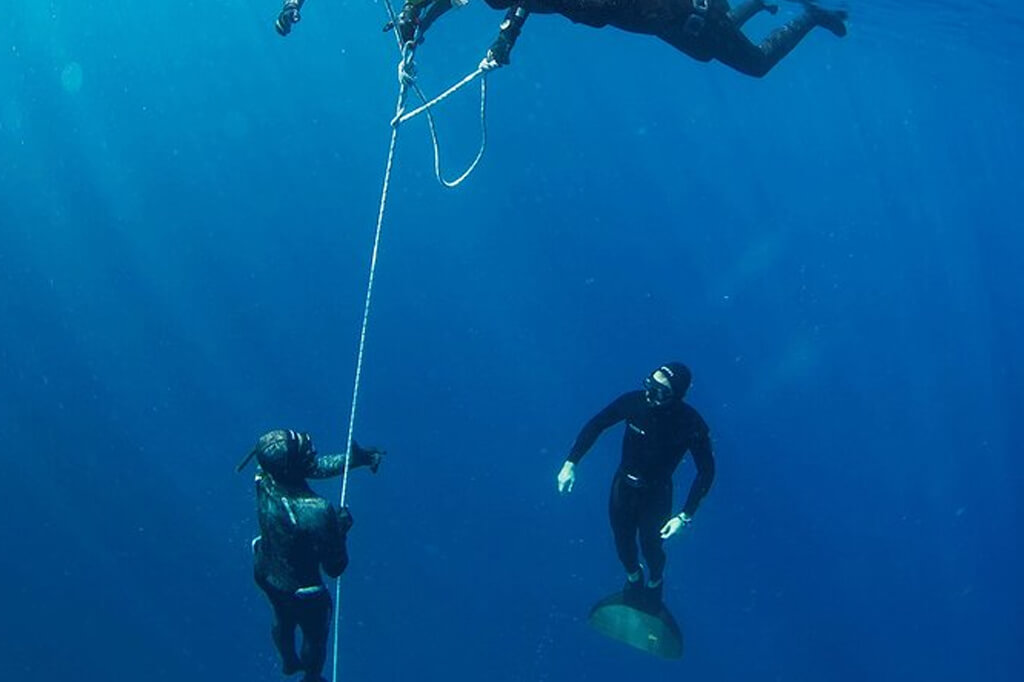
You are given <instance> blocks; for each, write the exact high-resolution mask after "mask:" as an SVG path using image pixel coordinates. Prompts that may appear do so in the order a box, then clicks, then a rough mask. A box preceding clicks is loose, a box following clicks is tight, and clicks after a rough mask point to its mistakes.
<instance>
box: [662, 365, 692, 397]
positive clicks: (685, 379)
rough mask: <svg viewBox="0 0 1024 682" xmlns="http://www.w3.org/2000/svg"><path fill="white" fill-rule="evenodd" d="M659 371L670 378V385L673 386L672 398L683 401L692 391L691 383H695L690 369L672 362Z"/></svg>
mask: <svg viewBox="0 0 1024 682" xmlns="http://www.w3.org/2000/svg"><path fill="white" fill-rule="evenodd" d="M658 369H660V370H661V371H662V372H663V373H665V374H666V375H667V376H668V383H669V385H670V386H672V397H673V398H674V399H676V400H682V399H683V398H684V397H685V396H686V392H687V391H688V390H690V382H691V381H693V375H692V374H690V368H689V367H687V366H686V365H684V364H683V363H681V362H670V363H668V364H666V365H662V366H661V367H659V368H658Z"/></svg>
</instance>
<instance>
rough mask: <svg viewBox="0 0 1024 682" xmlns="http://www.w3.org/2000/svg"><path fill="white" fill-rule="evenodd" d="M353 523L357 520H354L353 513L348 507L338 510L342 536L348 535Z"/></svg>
mask: <svg viewBox="0 0 1024 682" xmlns="http://www.w3.org/2000/svg"><path fill="white" fill-rule="evenodd" d="M353 523H355V519H353V518H352V512H350V511H349V510H348V507H342V508H341V509H339V510H338V528H340V529H341V534H342V535H345V534H346V533H348V531H349V529H350V528H352V524H353Z"/></svg>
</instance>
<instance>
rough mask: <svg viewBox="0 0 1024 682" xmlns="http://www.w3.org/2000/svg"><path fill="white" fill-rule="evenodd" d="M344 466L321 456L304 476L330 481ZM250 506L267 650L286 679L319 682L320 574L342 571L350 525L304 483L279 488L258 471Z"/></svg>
mask: <svg viewBox="0 0 1024 682" xmlns="http://www.w3.org/2000/svg"><path fill="white" fill-rule="evenodd" d="M344 466H345V458H344V456H343V455H328V456H325V457H320V458H318V459H317V460H316V461H315V464H314V466H313V468H312V470H311V471H309V472H308V473H307V476H308V477H309V478H329V477H331V476H337V475H339V474H340V473H341V472H342V471H343V470H344ZM354 467H355V464H353V468H354ZM256 501H257V509H258V513H259V525H260V534H261V535H260V537H259V538H258V539H257V540H256V542H255V543H254V547H253V549H254V554H255V556H254V571H253V572H254V576H255V579H256V584H257V585H259V586H260V588H261V589H262V590H263V591H264V592H265V593H266V595H267V598H268V599H269V600H270V604H271V606H272V607H273V609H274V623H273V626H272V627H271V636H272V637H273V639H274V645H275V646H276V647H277V650H278V652H279V653H280V655H281V661H282V664H283V667H284V671H285V673H286V674H291V673H293V672H298V671H300V670H304V671H305V672H306V677H305V679H306V680H310V681H314V680H315V681H319V680H321V679H322V678H321V677H320V673H321V671H322V670H323V666H324V661H325V660H326V655H327V635H328V633H329V631H330V621H331V596H330V593H329V592H328V590H327V588H326V586H325V585H324V582H323V579H322V578H321V576H320V569H321V568H323V571H324V573H326V574H327V575H329V576H330V577H332V578H337V577H338V576H339V575H341V573H342V571H344V570H345V567H346V566H348V552H347V551H346V548H345V535H346V532H347V531H348V526H349V525H351V520H350V518H349V517H348V515H347V511H344V512H341V513H340V514H339V512H338V511H337V510H335V509H334V507H333V506H332V505H331V504H329V503H328V502H327V500H325V499H324V498H322V497H320V496H319V495H317V494H316V493H315V492H313V490H312V489H311V488H310V487H309V486H308V485H307V484H306V482H305V480H299V481H294V482H287V483H281V482H279V481H277V480H275V479H274V478H273V477H272V476H270V475H269V474H267V473H266V472H264V471H259V472H258V473H257V474H256ZM296 627H298V628H300V629H301V630H302V650H301V654H296V652H295V628H296Z"/></svg>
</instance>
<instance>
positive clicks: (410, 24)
mask: <svg viewBox="0 0 1024 682" xmlns="http://www.w3.org/2000/svg"><path fill="white" fill-rule="evenodd" d="M419 25H420V8H419V7H416V6H414V5H411V4H407V5H405V7H403V8H402V11H401V12H400V13H399V14H398V37H399V38H401V40H402V45H403V46H405V45H408V44H409V43H411V42H413V41H414V40H416V29H417V28H419Z"/></svg>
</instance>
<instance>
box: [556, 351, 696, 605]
mask: <svg viewBox="0 0 1024 682" xmlns="http://www.w3.org/2000/svg"><path fill="white" fill-rule="evenodd" d="M689 387H690V370H689V369H688V368H687V367H686V366H685V365H683V364H682V363H678V362H672V363H669V364H667V365H663V366H661V367H659V368H658V369H656V370H655V371H654V372H652V373H651V374H650V376H648V377H647V378H646V379H645V380H644V390H642V391H630V392H629V393H624V394H623V395H621V396H619V397H618V398H616V399H615V400H614V401H613V402H612V403H611V404H610V405H608V406H607V407H605V408H604V409H603V410H601V411H600V412H598V413H597V415H595V416H594V417H593V418H592V419H591V420H590V421H588V422H587V423H586V425H584V427H583V429H582V430H581V431H580V433H579V435H578V436H577V437H576V442H575V443H573V446H572V449H571V450H570V451H569V456H568V457H567V458H566V461H565V464H563V465H562V469H561V471H559V472H558V490H559V492H561V493H563V494H567V493H569V492H571V491H572V488H573V485H574V484H575V482H576V465H577V464H578V463H579V461H580V460H581V459H583V456H584V455H585V454H586V453H587V451H588V450H589V449H590V448H591V446H593V444H594V442H595V441H596V440H597V438H598V436H600V435H601V433H603V432H604V431H605V430H606V429H608V428H609V427H611V426H613V425H615V424H617V423H619V422H621V421H625V422H626V429H625V435H624V436H623V439H622V461H621V463H620V464H619V469H618V471H617V472H616V474H615V477H614V479H613V480H612V490H611V497H610V500H609V505H608V513H609V516H610V518H611V526H612V533H613V535H614V536H615V549H616V551H617V553H618V555H619V560H620V561H621V562H622V565H623V567H624V568H625V569H626V576H627V578H626V588H625V590H624V596H625V598H626V599H627V600H630V599H631V600H632V601H633V603H635V604H637V605H640V606H643V607H644V608H646V609H648V610H654V609H657V608H658V607H659V606H660V605H661V594H662V589H663V587H664V570H665V550H664V549H663V548H662V542H663V541H664V540H667V539H668V538H670V537H672V536H673V535H675V534H676V533H677V532H679V530H680V529H681V528H683V527H684V526H686V525H688V524H689V523H690V522H691V520H692V519H693V515H694V513H695V512H696V511H697V507H698V506H699V505H700V501H701V500H702V499H703V498H704V496H705V495H707V493H708V490H710V488H711V483H712V481H713V480H714V477H715V459H714V456H713V454H712V451H711V438H710V435H709V432H708V425H707V424H706V423H705V422H704V419H703V418H702V417H701V416H700V414H698V413H697V410H695V409H694V408H693V407H691V406H690V405H688V404H686V403H685V402H683V397H684V396H685V395H686V391H687V390H688V389H689ZM687 451H689V452H690V453H692V455H693V462H694V464H695V465H696V467H697V476H696V478H695V479H694V481H693V484H692V485H691V486H690V493H689V495H688V496H687V498H686V503H685V504H684V505H683V509H682V511H681V512H680V513H679V514H677V515H675V516H672V474H673V472H674V471H675V469H676V467H677V466H679V463H680V462H681V461H682V459H683V456H684V455H686V452H687ZM638 535H639V538H640V549H641V550H642V551H643V556H644V558H645V559H646V560H647V566H648V568H649V570H650V575H649V579H648V581H647V584H646V587H647V589H646V590H643V589H642V588H643V586H644V583H643V569H642V567H641V566H640V561H639V555H638V553H637V536H638Z"/></svg>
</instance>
